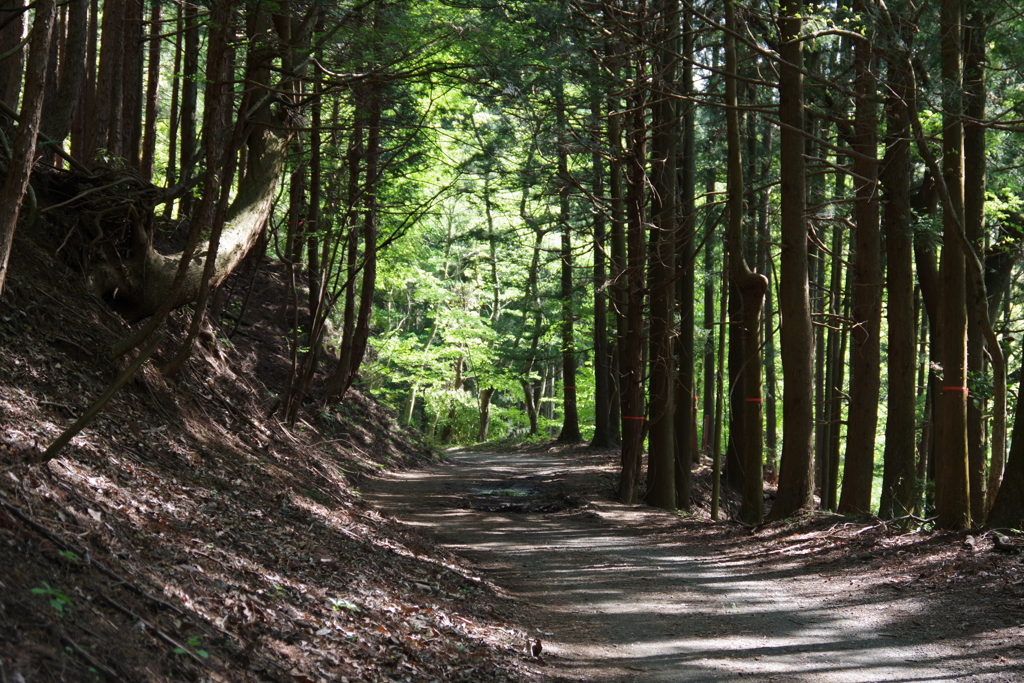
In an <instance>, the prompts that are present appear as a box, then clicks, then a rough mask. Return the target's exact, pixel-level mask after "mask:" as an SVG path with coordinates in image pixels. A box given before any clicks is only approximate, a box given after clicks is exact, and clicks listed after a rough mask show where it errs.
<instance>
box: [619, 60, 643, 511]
mask: <svg viewBox="0 0 1024 683" xmlns="http://www.w3.org/2000/svg"><path fill="white" fill-rule="evenodd" d="M636 69H637V73H636V75H637V76H638V77H639V78H636V79H635V82H636V83H637V84H639V83H642V82H643V81H644V78H645V77H646V75H645V73H644V71H645V70H644V68H643V65H638V66H637V67H636ZM629 99H630V101H629V106H630V112H631V116H630V123H631V126H630V128H631V130H630V132H629V158H628V175H627V182H628V190H627V194H626V215H627V219H626V242H627V245H626V246H627V266H626V272H625V278H626V287H627V297H626V336H625V339H624V340H622V342H621V343H622V345H623V353H622V360H621V363H622V365H621V372H622V383H621V387H622V389H621V391H622V472H621V475H620V479H619V498H620V499H621V500H622V502H624V503H636V502H637V499H638V496H639V487H640V469H641V457H642V455H643V440H644V433H645V431H646V430H645V428H644V427H645V425H644V422H645V420H646V415H645V412H646V411H645V406H644V367H643V347H642V340H643V334H644V266H645V264H646V262H647V248H646V240H645V235H644V223H645V220H644V214H645V211H644V191H645V189H646V186H647V173H646V163H647V127H646V118H645V115H644V114H645V111H646V109H647V107H646V98H645V97H644V95H643V94H642V93H641V92H640V91H639V86H637V87H636V88H634V90H633V91H632V92H631V93H630V98H629Z"/></svg>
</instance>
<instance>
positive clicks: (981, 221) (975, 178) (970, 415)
mask: <svg viewBox="0 0 1024 683" xmlns="http://www.w3.org/2000/svg"><path fill="white" fill-rule="evenodd" d="M990 19H991V17H990V15H989V14H988V13H986V12H984V11H980V10H978V9H974V10H973V11H972V12H971V15H970V18H969V20H968V22H967V26H966V27H965V32H964V43H965V45H964V53H965V54H964V60H965V61H964V89H965V103H964V114H965V116H966V117H967V120H968V121H970V122H971V123H969V124H966V125H965V127H964V168H969V169H971V172H970V173H967V174H965V179H964V235H965V236H966V237H967V241H968V242H970V243H971V245H972V247H973V248H974V253H975V254H983V253H984V251H985V244H984V242H985V235H984V231H985V184H986V156H985V149H986V146H985V128H984V127H983V126H981V125H979V123H978V122H981V121H984V120H985V97H986V87H985V53H986V41H987V31H988V23H989V21H990ZM974 295H975V296H977V295H978V294H977V293H974ZM982 323H983V321H982V320H980V319H979V316H977V315H972V316H969V318H968V326H967V372H968V377H971V376H981V375H983V374H984V373H985V371H986V369H987V366H988V363H987V362H986V358H985V335H984V331H983V330H982ZM993 370H994V371H995V372H994V374H995V375H996V377H995V378H994V379H995V382H994V385H995V386H994V391H993V399H994V401H993V404H994V405H993V415H992V469H993V470H996V469H997V467H998V468H999V469H1001V467H1002V461H1003V454H1002V452H1001V451H1002V449H1003V447H1004V438H1005V437H1004V433H1005V427H1006V417H1005V415H1006V408H1005V403H1006V380H1005V378H1003V377H1000V376H999V375H1000V374H1001V370H1002V363H996V364H995V367H994V368H993ZM985 404H986V401H985V399H984V397H977V398H975V399H973V400H968V402H967V438H968V441H967V448H968V480H969V482H968V483H969V486H968V488H969V490H970V492H971V518H972V519H974V520H976V521H981V520H983V519H985V516H986V515H987V514H988V496H987V493H986V486H987V484H988V481H987V480H986V477H985V466H986V463H987V460H988V454H987V453H986V448H985V446H986V444H985V434H984V425H983V419H984V418H983V413H984V409H985ZM996 450H999V451H1000V453H999V455H998V456H997V455H996ZM993 479H994V481H995V482H998V476H995V477H993Z"/></svg>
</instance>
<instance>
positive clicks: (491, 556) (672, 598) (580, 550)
mask: <svg viewBox="0 0 1024 683" xmlns="http://www.w3.org/2000/svg"><path fill="white" fill-rule="evenodd" d="M453 460H455V464H454V466H445V467H434V468H431V469H430V470H427V471H424V472H407V473H403V474H400V475H397V476H396V477H395V478H394V480H392V481H391V482H388V483H387V484H386V485H381V486H379V487H377V486H374V487H373V491H372V492H371V493H370V494H368V497H369V498H370V499H371V500H373V501H374V502H375V503H377V504H378V505H380V506H382V507H383V508H385V509H387V510H389V511H391V512H393V513H394V514H396V516H398V517H399V518H400V519H402V520H404V521H406V522H407V523H408V524H410V525H414V526H417V527H424V528H429V529H430V530H431V532H432V533H433V534H435V535H437V537H438V538H439V540H441V541H442V542H443V543H444V544H445V545H446V546H447V547H449V548H451V549H453V550H455V551H456V552H459V553H461V554H463V555H465V556H467V557H469V558H470V559H471V560H472V561H473V562H474V563H476V564H477V565H478V567H479V569H480V570H481V575H482V576H483V577H484V578H487V579H488V580H491V581H493V582H495V583H497V584H498V585H501V586H503V587H505V588H507V589H509V590H510V591H512V592H513V593H514V594H515V595H516V597H518V598H519V599H521V600H522V601H524V602H525V603H526V604H527V605H528V606H529V607H530V608H531V613H533V614H535V615H536V617H535V618H536V620H537V623H536V625H535V626H534V628H535V629H536V630H537V632H538V634H542V635H541V637H542V638H544V641H545V645H544V647H545V652H546V653H549V654H550V658H549V661H548V663H547V665H548V666H551V667H553V668H555V669H556V670H557V671H558V673H560V674H561V675H564V676H578V677H580V678H581V679H583V680H588V681H609V682H620V681H622V682H625V681H637V682H639V681H644V682H647V681H652V682H657V681H666V682H667V681H671V682H686V681H733V680H735V681H741V680H742V681H783V682H784V681H794V682H795V681H801V682H803V681H806V682H808V683H810V682H814V683H860V682H862V683H874V682H875V681H906V682H908V683H909V682H917V681H921V682H924V681H957V680H963V677H964V673H965V672H968V671H969V673H970V675H973V676H979V677H976V678H973V679H972V680H976V681H981V680H991V681H1000V680H1007V681H1009V680H1013V679H1012V678H1006V677H1005V676H1007V675H1009V676H1012V675H1013V674H1012V673H1010V672H1004V671H999V670H998V669H997V668H996V669H993V670H991V671H988V672H986V671H984V670H982V668H981V667H979V666H978V665H975V664H973V663H972V662H971V661H970V660H967V659H965V658H963V657H962V656H959V655H957V654H956V650H955V649H954V648H951V647H945V645H946V644H945V643H941V642H939V643H936V642H935V638H934V637H933V636H932V635H931V633H930V632H929V628H928V625H929V624H930V623H934V622H935V620H936V619H942V618H943V615H940V614H936V613H935V612H934V609H933V607H932V606H931V605H930V604H925V603H923V602H921V601H919V600H915V599H911V598H905V599H904V598H903V597H902V596H900V595H895V596H894V595H891V594H883V595H879V594H874V595H867V594H863V595H862V594H860V593H858V594H857V597H858V600H857V601H853V602H851V601H838V600H836V599H835V598H836V597H841V596H843V594H844V593H848V594H852V593H853V592H854V591H856V588H855V587H853V586H850V585H842V582H840V581H836V582H835V583H823V582H822V581H821V580H820V579H818V580H810V579H813V578H816V577H813V575H810V576H809V575H801V574H800V573H798V572H796V571H793V570H790V569H787V568H786V567H785V566H781V568H780V565H779V564H775V565H773V566H772V567H770V568H765V567H762V566H760V565H761V564H764V563H763V562H760V561H759V559H758V558H750V557H746V558H741V557H735V556H731V557H730V556H709V555H706V554H705V555H702V554H700V553H699V551H697V550H694V551H692V552H693V554H690V553H689V552H687V550H688V548H687V547H681V544H679V543H672V542H666V540H665V537H664V536H658V537H653V536H651V535H645V534H643V533H639V532H638V529H641V528H643V526H644V524H645V520H650V519H653V517H652V516H657V515H666V514H667V513H663V512H659V511H655V510H651V509H649V508H644V507H641V506H624V505H619V504H616V503H611V502H606V501H600V500H595V501H593V502H591V503H589V504H587V505H581V506H579V507H577V508H574V509H568V510H563V511H559V512H557V513H553V514H529V513H526V514H514V513H506V512H500V511H499V512H490V511H488V510H486V509H480V506H479V505H476V504H475V502H474V501H475V500H476V499H473V498H472V496H473V495H477V494H480V493H481V492H483V493H484V494H486V493H487V492H489V491H497V490H507V489H509V488H510V487H515V488H516V490H517V491H519V490H523V491H529V490H535V489H536V490H543V480H544V479H546V478H551V477H565V476H566V472H567V465H571V464H572V463H568V462H565V461H564V460H563V461H561V462H559V461H558V459H557V456H546V455H545V456H540V455H530V456H516V455H486V454H457V455H455V456H453ZM516 495H521V494H519V493H516ZM989 661H991V660H989ZM986 674H991V676H992V677H991V678H989V677H986Z"/></svg>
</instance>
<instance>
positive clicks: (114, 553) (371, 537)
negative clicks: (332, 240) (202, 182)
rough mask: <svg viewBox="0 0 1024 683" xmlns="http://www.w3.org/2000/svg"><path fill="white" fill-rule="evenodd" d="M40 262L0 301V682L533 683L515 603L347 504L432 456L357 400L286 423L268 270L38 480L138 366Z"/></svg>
mask: <svg viewBox="0 0 1024 683" xmlns="http://www.w3.org/2000/svg"><path fill="white" fill-rule="evenodd" d="M56 246H57V245H56V244H53V245H48V246H45V247H37V246H36V245H33V244H31V243H28V242H27V241H25V240H21V241H19V242H17V243H16V245H15V251H14V255H13V257H12V268H11V275H10V277H9V278H8V283H7V284H8V287H7V290H6V292H5V293H4V297H3V299H2V300H0V683H49V682H50V681H66V682H67V683H94V682H95V683H104V682H107V681H119V682H120V681H124V682H127V683H172V682H175V683H176V682H179V681H194V682H201V683H220V682H231V683H246V682H251V683H255V682H257V681H258V682H260V683H264V682H278V683H346V682H348V683H377V682H381V683H384V682H399V681H401V682H410V683H413V682H415V683H430V682H432V681H465V682H472V683H477V682H482V683H502V682H504V683H526V682H529V681H535V680H540V679H541V678H542V673H536V674H534V673H531V672H530V671H531V670H532V669H535V668H536V667H535V666H534V663H533V662H532V661H531V660H530V658H529V656H528V655H527V653H526V650H525V647H524V645H525V642H526V634H525V631H524V630H523V629H522V628H521V627H520V626H519V622H517V621H516V619H517V614H518V607H517V603H515V602H514V601H512V600H511V599H509V598H508V597H507V596H504V595H503V594H502V593H501V592H500V591H498V590H497V589H496V588H495V587H493V586H492V585H490V584H489V583H487V582H486V581H483V580H481V578H480V577H478V576H477V575H475V574H474V573H473V571H472V570H470V569H469V568H468V567H467V566H466V565H465V563H464V562H463V561H462V560H460V559H459V558H458V557H456V556H455V555H453V554H452V553H450V552H447V551H444V550H443V549H440V548H437V547H435V546H434V545H433V544H432V543H429V542H426V541H424V540H423V539H422V538H421V537H420V536H419V535H417V534H412V533H409V532H408V530H406V529H404V528H403V527H401V526H399V525H398V524H396V523H394V522H393V521H390V520H387V519H384V518H383V517H382V516H381V515H380V514H379V513H378V511H377V510H376V509H375V508H374V507H373V506H371V505H370V504H369V503H367V502H366V501H365V500H364V499H363V498H362V497H361V496H360V495H359V493H358V490H357V488H356V487H357V485H358V482H359V481H361V480H362V479H363V478H364V477H366V475H367V474H368V473H371V472H380V471H383V470H384V469H401V468H407V467H410V466H415V465H418V464H422V463H424V462H430V461H433V460H436V459H437V455H436V454H434V453H431V452H430V451H429V450H427V449H426V448H425V447H424V446H423V444H422V443H420V442H419V441H418V437H417V436H416V435H415V434H413V433H411V432H408V431H406V430H404V429H402V428H401V427H399V426H398V424H397V419H396V418H395V415H394V414H393V413H392V412H391V411H389V410H387V409H385V408H384V407H382V406H381V405H380V404H378V403H376V402H375V401H374V400H372V397H370V396H369V395H368V394H366V393H365V392H362V391H359V390H355V391H353V392H351V393H350V394H349V395H348V396H347V397H346V399H345V401H344V402H343V403H342V404H340V405H339V404H329V405H324V404H323V403H322V402H321V401H317V400H315V399H314V400H310V401H309V402H308V403H307V405H306V406H305V409H304V410H303V411H302V413H301V415H300V419H299V420H298V421H296V423H295V424H294V425H288V424H285V423H283V422H282V421H281V415H280V412H281V411H280V409H279V408H280V400H279V398H278V397H279V396H280V394H281V393H282V387H283V386H285V383H286V381H287V377H288V372H289V368H290V364H291V357H290V354H289V349H288V344H287V341H288V340H289V338H290V335H289V334H287V332H286V331H285V329H284V328H283V327H282V326H281V325H280V324H279V322H278V321H279V320H280V319H281V316H280V315H279V313H280V312H281V309H280V303H281V297H282V295H283V293H284V292H285V291H286V290H285V288H284V285H283V282H284V278H283V269H282V268H281V267H280V266H279V265H274V264H269V265H268V264H263V266H262V267H261V268H260V269H259V270H258V271H257V272H256V273H253V272H252V271H251V270H250V269H249V268H248V267H246V268H244V269H243V272H242V273H240V274H239V275H238V276H236V277H234V278H233V279H232V280H231V281H230V282H229V284H228V285H227V288H226V292H225V293H224V304H223V305H224V311H225V315H223V316H222V317H221V318H220V320H218V321H217V323H215V326H214V328H213V329H208V330H206V332H205V333H204V335H203V336H202V339H201V342H200V343H198V344H197V347H196V350H195V353H194V356H193V357H192V358H191V359H190V360H189V362H188V363H187V364H186V365H185V368H184V369H183V371H182V373H181V374H180V375H179V376H178V377H177V378H176V379H175V380H174V381H171V380H168V379H167V378H165V377H163V376H162V375H161V374H160V372H159V371H158V370H156V369H155V367H154V365H155V364H157V363H161V362H166V361H167V360H168V359H169V357H170V354H172V353H173V352H174V350H175V348H176V347H177V345H178V344H179V343H180V342H181V339H182V336H183V331H184V329H185V327H186V326H187V324H188V320H189V312H188V310H183V311H180V312H177V313H175V314H174V315H173V316H172V317H171V319H170V321H169V330H168V331H169V334H168V337H167V340H166V341H165V343H164V344H163V346H162V347H161V348H160V349H159V351H158V352H157V353H156V355H155V356H154V361H155V363H151V364H147V365H146V366H145V367H144V368H143V370H142V371H141V372H140V373H137V375H136V376H135V378H134V379H133V380H132V381H131V382H130V383H129V384H128V385H127V386H125V387H124V388H123V389H121V390H120V391H119V392H118V393H117V394H116V395H115V396H114V398H113V399H112V400H111V402H110V403H109V404H108V405H107V406H106V407H105V408H104V410H103V411H102V412H101V413H100V414H99V415H98V417H96V419H95V420H93V421H92V422H91V423H89V424H88V425H87V426H86V428H85V429H84V430H83V431H82V432H81V433H80V434H79V435H78V436H76V437H75V438H74V439H73V440H72V441H71V443H70V444H69V445H68V446H67V447H65V448H64V450H63V451H61V452H60V453H59V454H58V456H57V457H55V458H53V459H50V460H48V461H43V458H42V452H43V450H44V449H45V448H46V446H48V445H49V444H51V443H52V442H53V441H54V439H55V438H56V437H57V436H58V435H59V434H60V433H61V432H62V431H63V430H64V429H65V428H66V427H67V426H68V425H69V424H71V423H72V422H73V421H74V420H75V418H76V417H77V416H79V415H80V414H81V413H82V411H84V410H85V409H86V408H87V407H88V406H89V405H90V404H92V402H93V401H95V400H96V398H97V397H98V396H99V395H100V394H102V392H103V390H104V389H105V388H106V387H107V386H108V385H109V384H110V383H111V382H112V381H113V380H114V379H115V378H116V377H117V376H118V374H119V373H120V372H121V371H122V370H123V369H124V368H125V367H127V366H128V365H129V363H130V360H131V359H130V358H124V359H118V360H114V359H111V358H110V356H109V353H108V350H109V349H110V347H111V346H112V344H113V343H114V342H116V341H118V340H119V339H122V338H124V337H126V336H127V335H128V334H129V332H130V329H131V327H130V326H129V325H127V324H126V323H125V322H124V321H123V320H122V319H121V318H119V317H118V316H117V315H116V314H114V313H113V312H112V311H111V310H110V309H109V308H108V307H107V306H106V304H104V302H102V301H100V300H98V299H97V298H96V297H95V296H93V295H92V294H90V293H89V291H88V290H86V289H85V287H84V284H83V283H82V279H81V277H80V276H78V275H77V274H76V273H75V272H74V269H71V268H68V267H67V266H66V265H65V264H64V263H61V262H60V261H58V260H56V259H54V258H53V257H52V256H50V254H52V253H53V252H54V251H55V250H56ZM250 289H251V290H252V295H251V296H247V292H248V291H249V290H250ZM243 301H248V302H249V303H248V305H247V306H246V305H244V304H243ZM290 316H291V312H289V317H290ZM236 323H237V324H236ZM327 361H328V362H327V363H325V366H326V367H327V368H330V367H331V366H330V362H329V361H330V358H328V359H327ZM323 379H324V378H323V376H320V377H318V379H317V384H322V382H323Z"/></svg>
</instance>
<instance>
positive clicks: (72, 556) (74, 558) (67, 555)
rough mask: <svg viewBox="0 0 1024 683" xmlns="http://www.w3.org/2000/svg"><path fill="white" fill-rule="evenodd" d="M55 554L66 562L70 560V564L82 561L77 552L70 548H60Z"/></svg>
mask: <svg viewBox="0 0 1024 683" xmlns="http://www.w3.org/2000/svg"><path fill="white" fill-rule="evenodd" d="M57 554H58V555H60V556H61V557H63V558H64V559H65V560H67V561H68V562H70V563H71V564H78V563H80V562H81V561H82V558H80V557H79V556H78V554H77V553H74V552H72V551H70V550H61V551H60V552H58V553H57Z"/></svg>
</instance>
